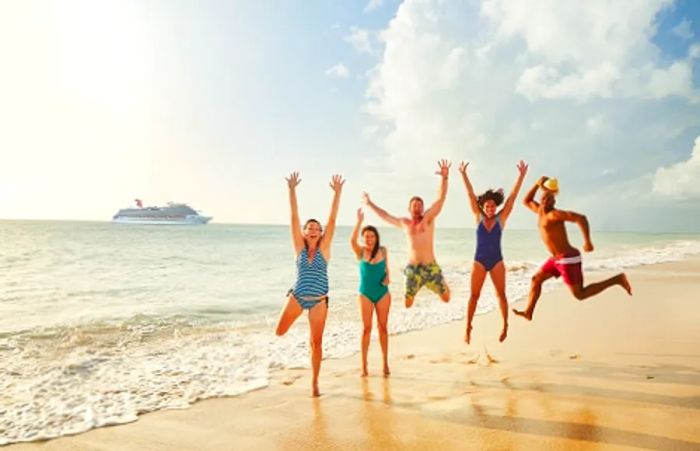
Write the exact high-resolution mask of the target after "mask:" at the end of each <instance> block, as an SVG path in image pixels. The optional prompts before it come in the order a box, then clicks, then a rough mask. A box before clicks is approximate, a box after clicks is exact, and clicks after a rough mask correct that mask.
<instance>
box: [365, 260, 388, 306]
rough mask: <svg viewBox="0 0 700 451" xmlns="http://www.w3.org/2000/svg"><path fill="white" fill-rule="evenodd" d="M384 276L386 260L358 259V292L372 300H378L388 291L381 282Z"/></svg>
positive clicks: (373, 301)
mask: <svg viewBox="0 0 700 451" xmlns="http://www.w3.org/2000/svg"><path fill="white" fill-rule="evenodd" d="M385 277H386V260H382V261H380V262H377V263H370V262H368V261H366V260H360V294H361V295H363V296H365V297H366V298H367V299H369V300H370V301H372V303H373V304H376V303H377V302H379V301H380V300H381V299H382V298H383V297H384V295H385V294H386V293H387V291H389V288H387V286H386V285H384V284H383V283H382V282H383V281H384V278H385Z"/></svg>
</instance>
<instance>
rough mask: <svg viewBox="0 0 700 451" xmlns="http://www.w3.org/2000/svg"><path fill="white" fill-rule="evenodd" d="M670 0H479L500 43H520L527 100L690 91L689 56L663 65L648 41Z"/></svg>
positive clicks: (522, 87)
mask: <svg viewBox="0 0 700 451" xmlns="http://www.w3.org/2000/svg"><path fill="white" fill-rule="evenodd" d="M671 4H672V1H671V0H644V1H640V2H637V3H635V8H629V7H628V5H627V4H625V3H623V2H609V1H607V0H590V1H586V2H579V3H573V4H571V3H567V2H560V1H557V0H535V1H529V2H521V1H518V0H485V1H484V3H483V6H482V9H481V14H482V16H483V17H484V18H485V19H486V20H488V21H489V22H490V23H491V24H492V26H493V27H494V29H495V36H496V40H497V42H498V43H500V44H501V45H508V44H512V42H514V41H515V42H517V41H522V42H523V43H524V44H525V47H526V53H525V58H526V68H525V69H524V70H523V72H522V75H521V77H520V80H519V82H518V92H519V93H521V94H522V95H523V96H525V97H526V98H528V99H529V100H534V99H538V98H543V99H573V100H577V101H579V102H584V101H588V100H590V99H592V98H595V97H601V98H613V97H665V96H671V95H677V96H685V97H687V98H692V97H694V95H695V94H694V93H693V89H692V69H691V66H690V64H688V62H685V63H684V62H682V61H677V62H674V63H673V64H672V65H670V66H669V67H665V64H663V63H662V61H661V56H660V52H659V49H658V48H657V47H656V45H655V44H654V43H653V42H652V41H651V37H652V36H653V34H654V32H655V26H656V24H655V17H656V15H657V13H658V12H659V11H660V10H662V9H663V8H665V7H668V6H670V5H671ZM621 17H624V20H622V21H621V20H620V18H621ZM682 24H683V23H682ZM679 26H680V25H679ZM684 27H685V28H688V27H689V24H686V25H684ZM681 30H684V28H683V27H681Z"/></svg>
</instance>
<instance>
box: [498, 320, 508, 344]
mask: <svg viewBox="0 0 700 451" xmlns="http://www.w3.org/2000/svg"><path fill="white" fill-rule="evenodd" d="M507 336H508V323H506V324H504V325H503V330H502V331H501V336H500V337H498V341H500V342H501V343H503V340H505V339H506V337H507Z"/></svg>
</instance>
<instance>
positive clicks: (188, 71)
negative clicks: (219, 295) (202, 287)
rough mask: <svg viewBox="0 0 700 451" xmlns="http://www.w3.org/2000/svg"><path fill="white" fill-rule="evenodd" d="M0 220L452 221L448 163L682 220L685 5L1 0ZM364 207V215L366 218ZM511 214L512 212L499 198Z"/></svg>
mask: <svg viewBox="0 0 700 451" xmlns="http://www.w3.org/2000/svg"><path fill="white" fill-rule="evenodd" d="M0 61H1V65H0V67H1V68H2V69H1V70H0V218H5V219H20V218H23V219H66V220H105V221H108V220H110V219H111V217H112V215H113V214H114V213H115V212H116V211H117V210H118V209H119V208H121V207H126V206H129V205H131V204H133V199H135V198H139V199H143V200H144V202H145V203H146V204H147V205H162V204H164V203H166V202H168V201H178V202H187V203H189V204H190V205H192V206H193V207H195V208H196V209H200V210H202V211H203V212H204V213H206V214H208V215H212V216H214V222H218V223H263V224H284V223H287V222H288V220H289V207H288V197H287V191H286V190H287V187H286V183H285V181H284V177H285V176H287V175H288V174H289V173H290V172H292V171H299V172H300V173H301V179H302V183H301V185H300V186H299V188H298V196H299V204H300V214H301V216H302V218H308V217H315V218H319V219H321V220H323V219H325V218H326V217H327V215H328V212H329V208H330V203H331V198H332V191H331V189H330V188H329V186H328V182H329V181H330V178H331V175H332V174H335V173H340V174H342V175H343V176H344V177H345V178H346V180H347V182H346V184H345V188H344V190H343V197H342V200H341V211H340V214H339V219H338V221H339V223H340V224H352V223H353V221H354V218H355V212H356V209H357V208H358V207H359V206H360V197H361V193H362V192H363V191H366V192H368V193H369V194H370V196H371V198H372V199H373V200H374V201H375V202H376V203H377V204H379V205H380V206H382V207H384V208H385V209H386V210H388V211H389V212H390V213H393V214H395V215H402V214H404V213H407V210H406V209H407V204H408V199H409V198H410V197H411V196H413V195H420V196H422V197H423V198H425V199H426V202H427V203H428V204H429V203H431V202H432V201H433V200H434V199H435V197H436V195H437V191H438V184H439V178H438V176H436V175H435V174H434V172H435V170H437V161H438V160H439V159H441V158H446V159H449V160H451V161H452V162H453V164H452V173H451V178H450V186H449V191H448V197H447V202H446V204H445V207H444V209H443V212H442V213H441V216H440V218H439V221H438V226H439V227H473V225H474V224H473V216H472V215H471V213H470V212H469V210H468V203H467V200H466V196H465V191H464V188H463V186H462V183H461V180H460V177H459V174H458V172H457V166H458V164H459V162H460V161H462V160H464V161H469V162H470V166H469V168H470V174H471V178H472V181H473V184H474V186H475V189H476V190H477V191H485V190H486V189H488V188H498V187H503V188H504V189H505V190H506V191H509V190H510V189H511V187H512V185H513V183H514V181H515V179H516V176H517V170H516V164H517V162H518V161H519V160H520V159H523V160H525V161H527V162H528V163H529V165H530V169H529V173H528V176H527V179H526V181H525V184H524V186H523V189H522V191H521V194H520V198H522V196H523V195H524V194H525V192H526V191H527V189H528V188H529V187H530V186H532V184H533V183H534V182H535V181H536V180H537V178H538V177H539V176H540V175H548V176H552V177H557V178H558V179H559V182H560V187H561V194H560V195H559V198H558V205H559V207H560V208H564V209H568V210H574V211H579V212H581V213H584V214H586V215H587V216H588V218H589V220H590V222H591V224H592V226H593V227H594V228H597V229H600V230H613V231H647V232H700V2H696V1H693V0H676V1H672V0H633V1H629V0H617V1H615V0H588V1H586V2H562V1H560V0H531V1H528V2H523V1H520V0H461V1H457V0H405V1H398V0H366V1H357V2H352V1H345V0H318V1H301V0H297V1H288V2H279V1H276V0H245V1H244V0H239V1H199V2H191V1H177V0H168V1H165V0H163V1H155V0H152V1H146V0H139V1H131V0H120V1H99V0H86V1H72V0H66V1H62V2H53V1H35V0H21V1H19V0H17V1H14V0H8V1H4V2H0ZM367 220H368V221H369V222H374V223H377V222H378V218H376V217H375V216H373V215H372V214H369V215H368V218H367ZM510 224H511V227H516V228H523V229H532V228H534V227H535V223H534V216H533V215H532V213H530V212H528V211H526V210H525V208H523V207H518V208H516V210H515V212H514V214H513V217H512V219H511V221H510Z"/></svg>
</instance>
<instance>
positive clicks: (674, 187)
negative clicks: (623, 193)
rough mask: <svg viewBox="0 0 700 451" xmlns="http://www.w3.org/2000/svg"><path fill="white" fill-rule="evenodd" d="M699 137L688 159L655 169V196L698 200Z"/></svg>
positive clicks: (699, 178) (699, 194)
mask: <svg viewBox="0 0 700 451" xmlns="http://www.w3.org/2000/svg"><path fill="white" fill-rule="evenodd" d="M699 181H700V136H698V137H697V138H695V146H694V147H693V152H692V153H691V155H690V158H688V160H686V161H681V162H680V163H676V164H674V165H671V166H669V167H661V168H659V169H657V171H656V174H655V175H654V185H653V191H654V193H656V194H660V195H663V196H670V197H677V198H678V197H680V198H700V183H699Z"/></svg>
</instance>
